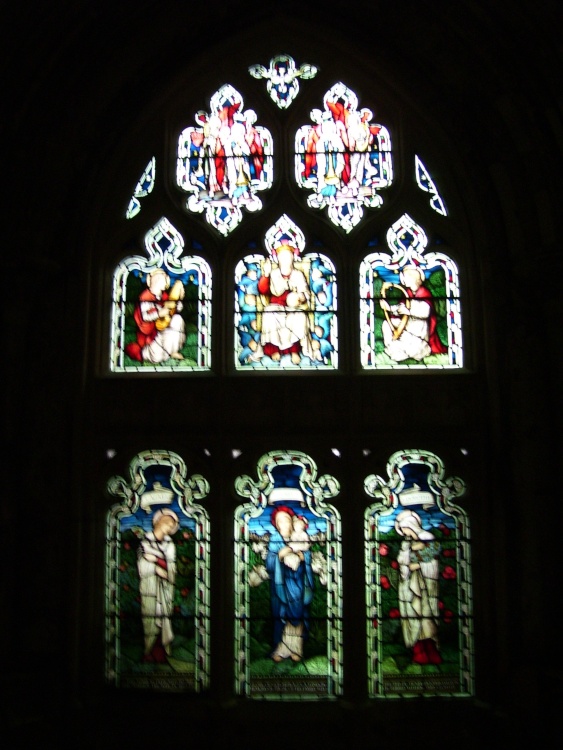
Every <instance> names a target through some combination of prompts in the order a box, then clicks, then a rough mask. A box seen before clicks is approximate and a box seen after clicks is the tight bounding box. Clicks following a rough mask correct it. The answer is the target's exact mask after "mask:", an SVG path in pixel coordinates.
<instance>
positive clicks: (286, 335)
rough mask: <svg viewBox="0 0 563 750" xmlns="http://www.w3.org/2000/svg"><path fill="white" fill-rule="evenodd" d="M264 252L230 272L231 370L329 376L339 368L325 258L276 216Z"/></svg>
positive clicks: (331, 279)
mask: <svg viewBox="0 0 563 750" xmlns="http://www.w3.org/2000/svg"><path fill="white" fill-rule="evenodd" d="M263 244H264V250H262V251H260V252H256V249H255V248H253V249H252V250H253V251H252V252H251V253H249V254H248V255H246V256H245V257H244V258H242V259H241V261H240V262H239V263H238V264H237V267H236V270H235V366H236V367H237V369H240V370H280V369H281V370H296V369H301V370H318V371H319V370H333V369H336V367H337V365H338V327H337V283H336V271H335V268H334V264H333V263H332V261H331V259H330V258H329V257H328V255H327V254H326V253H324V252H319V251H318V250H317V246H313V247H315V250H313V248H312V247H311V246H308V245H306V242H305V236H304V234H303V232H302V231H301V229H300V228H299V227H298V226H297V225H296V224H295V223H294V222H293V221H292V220H291V219H290V218H289V217H288V216H287V215H285V214H284V215H283V216H281V217H280V218H279V219H278V221H277V222H276V223H275V224H274V225H273V226H272V227H271V228H270V229H269V230H268V232H267V233H266V235H265V238H264V243H263Z"/></svg>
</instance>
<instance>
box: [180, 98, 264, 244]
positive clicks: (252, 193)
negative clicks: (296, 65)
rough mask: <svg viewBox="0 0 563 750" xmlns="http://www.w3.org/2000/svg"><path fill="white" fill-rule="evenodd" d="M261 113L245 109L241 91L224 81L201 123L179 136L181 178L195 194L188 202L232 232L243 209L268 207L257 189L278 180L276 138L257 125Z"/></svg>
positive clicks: (200, 114)
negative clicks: (274, 166)
mask: <svg viewBox="0 0 563 750" xmlns="http://www.w3.org/2000/svg"><path fill="white" fill-rule="evenodd" d="M257 117H258V116H257V114H256V112H255V111H254V110H252V109H247V110H244V102H243V99H242V96H241V95H240V94H239V92H238V91H237V90H236V89H235V88H234V87H233V86H231V85H230V84H225V85H224V86H222V87H221V88H220V89H219V90H218V91H217V92H216V93H215V94H214V95H213V96H212V97H211V101H210V111H209V112H205V111H203V110H201V111H199V112H197V114H196V115H195V121H196V123H197V125H196V126H195V127H188V128H185V129H184V130H183V131H182V133H181V134H180V137H179V141H178V158H177V168H176V181H177V184H178V186H179V187H180V188H181V189H182V190H184V191H185V192H187V193H190V196H189V197H188V199H187V200H186V203H185V206H186V208H187V209H188V210H189V211H192V212H194V213H205V218H206V220H207V221H208V222H209V224H211V226H213V227H215V229H217V230H218V231H219V232H220V233H221V234H223V235H225V236H227V235H228V234H229V233H230V232H231V231H232V230H233V229H234V228H235V227H236V226H238V224H240V222H241V221H242V218H243V215H242V210H241V209H242V208H245V209H246V210H247V211H250V212H254V211H258V210H260V209H261V208H262V201H261V200H260V198H259V197H258V195H257V193H258V192H259V191H262V190H267V189H268V188H270V187H271V186H272V181H273V156H272V155H273V141H272V136H271V134H270V131H269V130H267V129H266V128H265V127H263V126H261V125H257V124H256V122H257Z"/></svg>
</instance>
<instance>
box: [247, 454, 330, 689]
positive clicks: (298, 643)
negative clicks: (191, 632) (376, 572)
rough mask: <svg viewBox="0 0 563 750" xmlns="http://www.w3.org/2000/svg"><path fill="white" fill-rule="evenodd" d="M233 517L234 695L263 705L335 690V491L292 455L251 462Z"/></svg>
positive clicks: (308, 461) (306, 459)
mask: <svg viewBox="0 0 563 750" xmlns="http://www.w3.org/2000/svg"><path fill="white" fill-rule="evenodd" d="M235 488H236V491H237V493H238V494H239V495H240V496H242V497H246V498H248V501H247V502H246V503H245V504H243V505H241V506H239V507H238V508H237V509H236V512H235V523H234V540H235V654H236V659H235V692H236V693H237V694H238V695H242V696H246V697H248V698H251V699H252V698H255V699H265V700H327V699H334V698H336V697H337V696H339V695H341V694H342V679H343V663H342V587H341V581H342V577H341V573H342V569H341V565H342V561H341V540H340V516H339V513H338V511H337V510H336V508H335V507H333V506H332V505H329V504H328V503H327V502H326V500H327V499H329V498H331V497H333V496H335V495H336V494H337V493H338V491H339V485H338V482H337V480H336V479H335V478H334V477H332V476H330V475H323V476H321V477H319V478H317V468H316V465H315V463H314V462H313V460H312V459H311V458H310V457H309V456H307V455H306V454H303V453H301V452H298V451H272V452H270V453H268V454H266V455H264V456H262V458H261V459H260V461H259V462H258V465H257V479H256V480H253V479H251V478H250V477H249V476H246V475H244V476H240V477H238V479H237V480H236V483H235Z"/></svg>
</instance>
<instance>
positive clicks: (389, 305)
mask: <svg viewBox="0 0 563 750" xmlns="http://www.w3.org/2000/svg"><path fill="white" fill-rule="evenodd" d="M387 243H388V246H389V248H390V250H391V255H390V254H388V253H383V252H378V253H371V254H369V255H368V256H366V258H365V259H364V260H363V262H362V263H361V265H360V344H361V351H360V355H361V362H362V367H363V368H365V369H376V368H381V369H384V368H385V369H417V368H418V369H421V368H432V369H446V368H456V367H462V365H463V346H462V330H461V301H460V294H459V280H458V271H457V266H456V265H455V263H454V262H453V260H452V259H451V258H450V257H449V256H447V255H446V254H445V253H443V252H442V251H439V250H436V251H434V252H430V253H427V252H426V246H427V244H428V239H427V237H426V234H425V232H424V230H423V229H422V227H421V226H419V225H418V224H417V223H416V222H415V221H414V220H413V219H412V218H411V217H410V216H409V215H408V214H404V215H403V216H402V217H401V218H400V219H399V220H398V221H397V222H395V224H393V226H392V227H391V228H390V229H389V230H388V232H387Z"/></svg>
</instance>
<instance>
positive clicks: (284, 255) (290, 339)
mask: <svg viewBox="0 0 563 750" xmlns="http://www.w3.org/2000/svg"><path fill="white" fill-rule="evenodd" d="M273 254H274V256H275V257H276V259H277V262H278V265H277V266H274V267H272V262H271V261H270V260H269V259H266V260H265V261H264V264H263V267H262V276H261V277H260V279H259V281H258V291H259V292H260V294H262V295H266V296H267V299H268V302H267V304H266V305H265V306H264V310H263V314H262V333H261V347H262V352H261V354H264V355H266V356H267V357H271V358H272V360H274V361H275V362H279V360H280V359H281V358H282V356H284V355H290V356H291V361H292V362H293V364H296V365H297V364H299V362H300V361H301V357H302V356H305V357H309V359H311V360H317V361H321V360H322V355H321V352H320V344H319V341H318V340H317V339H313V337H312V336H311V314H310V313H311V290H310V287H309V283H308V281H307V278H306V276H305V274H304V273H303V271H301V270H299V269H298V268H296V267H295V264H294V261H295V255H298V254H299V249H298V248H297V247H294V246H293V245H292V244H290V243H289V241H287V240H282V243H281V244H280V245H279V246H278V247H277V248H276V249H275V250H274V252H273Z"/></svg>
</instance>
